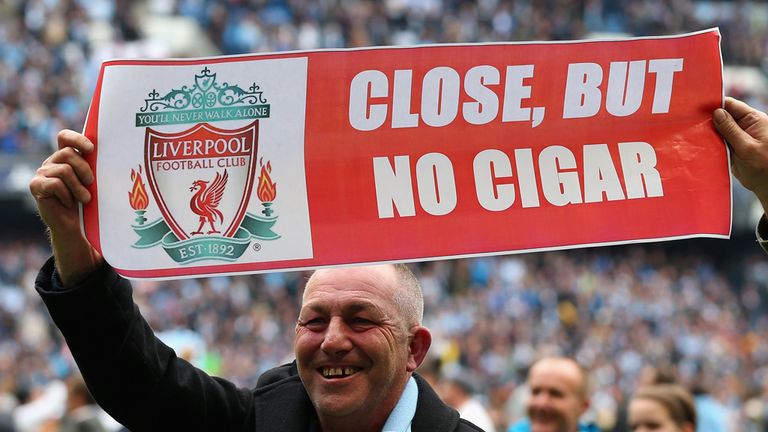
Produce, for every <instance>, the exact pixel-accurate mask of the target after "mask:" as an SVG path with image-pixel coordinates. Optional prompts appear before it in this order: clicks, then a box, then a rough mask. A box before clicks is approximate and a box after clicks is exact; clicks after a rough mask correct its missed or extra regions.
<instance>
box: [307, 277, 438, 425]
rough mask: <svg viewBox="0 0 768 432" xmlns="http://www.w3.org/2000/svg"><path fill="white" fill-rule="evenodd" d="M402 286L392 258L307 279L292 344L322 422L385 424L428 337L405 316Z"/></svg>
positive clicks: (422, 355) (427, 342) (422, 353)
mask: <svg viewBox="0 0 768 432" xmlns="http://www.w3.org/2000/svg"><path fill="white" fill-rule="evenodd" d="M401 291H402V287H401V284H400V278H399V277H398V274H397V272H396V271H395V269H394V268H393V267H392V266H369V267H353V268H342V269H328V270H320V271H317V272H316V273H315V274H314V275H313V276H312V278H311V279H310V280H309V282H308V283H307V287H306V290H305V293H304V300H303V305H302V308H301V312H300V314H299V320H298V324H297V326H296V339H295V341H294V350H295V353H296V361H297V364H298V369H299V375H300V377H301V380H302V382H303V383H304V387H305V388H306V389H307V392H308V393H309V397H310V399H312V402H313V404H314V405H315V409H316V410H317V413H318V417H319V418H320V421H321V423H326V424H327V423H328V422H350V421H356V422H360V421H364V422H365V423H357V424H358V425H360V424H368V425H376V427H378V428H381V426H383V423H384V422H385V421H386V419H387V418H388V417H389V413H390V412H391V411H392V409H393V408H394V406H395V404H396V403H397V401H398V399H399V398H400V395H401V394H402V391H403V389H404V388H405V384H406V382H407V381H408V378H409V377H410V375H411V373H412V372H413V370H415V369H416V367H418V365H419V364H420V363H421V361H422V360H423V358H424V355H425V354H426V351H427V349H428V348H429V342H430V338H429V332H428V331H427V330H426V329H425V328H423V327H420V326H419V325H410V326H409V324H407V321H406V319H404V317H403V313H402V308H399V307H398V304H397V303H396V302H395V299H396V298H398V297H397V296H398V295H402V292H401ZM409 327H410V328H409ZM365 429H366V430H367V428H365Z"/></svg>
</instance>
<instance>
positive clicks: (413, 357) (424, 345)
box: [405, 326, 432, 372]
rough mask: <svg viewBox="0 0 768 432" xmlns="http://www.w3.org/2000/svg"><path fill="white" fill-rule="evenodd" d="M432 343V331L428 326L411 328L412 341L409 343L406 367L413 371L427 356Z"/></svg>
mask: <svg viewBox="0 0 768 432" xmlns="http://www.w3.org/2000/svg"><path fill="white" fill-rule="evenodd" d="M430 345H432V333H430V332H429V330H428V329H427V328H426V327H421V326H417V327H414V328H412V329H411V343H410V344H409V345H408V363H406V365H405V368H406V370H407V371H408V372H413V371H415V370H416V368H418V367H419V366H420V365H421V363H422V362H423V361H424V359H425V358H426V357H427V351H429V347H430Z"/></svg>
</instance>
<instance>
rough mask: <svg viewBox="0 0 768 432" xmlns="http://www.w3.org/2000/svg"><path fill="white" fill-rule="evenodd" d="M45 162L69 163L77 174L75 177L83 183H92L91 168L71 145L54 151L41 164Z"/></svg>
mask: <svg viewBox="0 0 768 432" xmlns="http://www.w3.org/2000/svg"><path fill="white" fill-rule="evenodd" d="M46 164H66V165H70V166H71V167H72V169H73V170H74V172H75V175H77V178H79V179H80V181H81V182H82V183H83V184H85V185H89V184H91V183H93V170H91V166H90V165H89V164H88V162H87V161H86V160H85V159H84V158H83V156H82V155H80V153H78V152H77V151H75V149H74V148H72V147H65V148H63V149H61V150H59V151H57V152H55V153H54V154H53V155H51V157H49V158H48V159H47V160H46V161H45V162H44V163H43V165H46Z"/></svg>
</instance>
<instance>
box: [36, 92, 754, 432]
mask: <svg viewBox="0 0 768 432" xmlns="http://www.w3.org/2000/svg"><path fill="white" fill-rule="evenodd" d="M713 122H714V125H715V127H716V129H717V130H718V131H719V132H720V133H721V134H722V135H723V137H724V138H725V139H726V140H727V142H728V143H729V145H730V147H731V149H732V155H731V157H732V159H731V162H732V168H733V173H734V175H735V176H736V177H737V178H738V179H739V180H740V181H741V183H742V184H743V185H744V186H745V187H747V188H748V189H750V190H751V191H752V192H753V193H754V194H755V195H756V196H757V198H758V199H759V200H760V202H761V204H762V205H763V208H764V209H768V116H766V114H765V113H762V112H759V111H757V110H755V109H753V108H751V107H749V106H748V105H746V104H744V103H743V102H740V101H737V100H734V99H731V98H728V99H726V101H725V109H717V110H716V111H715V112H714V114H713ZM58 145H59V150H58V151H56V152H55V153H54V154H53V155H52V156H50V157H49V158H48V159H46V161H45V162H43V164H42V166H41V167H40V168H39V169H38V171H37V175H36V176H35V177H34V178H33V179H32V181H31V183H30V191H31V193H32V195H33V196H34V197H35V199H36V201H37V205H38V209H39V212H40V216H41V217H42V219H43V221H44V222H45V223H46V225H47V226H48V227H49V230H50V236H51V244H52V247H53V251H54V258H52V259H51V260H49V262H48V263H46V265H45V266H44V267H43V269H42V270H41V272H40V275H39V276H38V279H37V281H36V289H37V290H38V292H39V293H40V295H41V296H42V298H43V300H44V301H45V303H46V306H47V307H48V309H49V311H50V312H51V315H52V317H53V319H54V322H55V323H56V325H57V326H58V327H59V328H60V329H61V330H62V332H63V334H64V336H65V338H66V339H67V342H68V344H69V346H70V348H71V350H72V352H73V354H74V356H75V359H76V360H77V363H78V365H79V367H80V369H81V371H82V373H83V375H84V377H85V379H86V381H87V383H88V385H89V388H90V389H91V391H92V393H93V395H94V397H95V398H96V399H97V401H99V402H100V404H101V405H102V406H103V407H104V408H105V409H106V410H107V411H108V412H110V413H111V414H112V415H113V416H114V417H115V418H116V419H118V420H119V421H121V422H123V423H124V424H125V425H126V426H128V427H129V428H130V429H131V430H134V431H140V430H158V429H159V430H162V429H184V430H243V431H250V430H270V431H277V430H280V431H282V430H285V431H301V432H305V431H312V430H323V431H326V432H327V431H334V430H356V431H359V430H366V431H367V430H372V431H373V430H412V431H414V432H415V431H471V430H479V428H477V427H475V426H474V425H472V424H471V423H468V422H465V421H463V420H460V419H459V418H458V414H457V413H456V412H455V411H454V410H452V409H450V408H448V407H447V406H445V405H444V404H443V403H442V402H441V401H440V400H439V399H438V398H437V396H435V394H434V392H433V391H432V389H431V388H430V387H429V385H428V384H426V383H425V382H424V381H423V380H422V379H421V378H419V377H418V376H417V375H415V374H414V373H413V371H414V370H415V369H416V368H417V367H418V365H419V364H420V363H421V362H422V360H423V359H424V358H425V355H426V353H427V350H428V349H429V346H430V343H431V336H430V333H429V331H428V330H427V329H426V328H424V327H422V326H421V310H422V308H423V303H422V300H421V293H420V289H419V288H418V284H417V283H416V281H415V279H414V278H413V275H411V274H409V273H408V272H407V271H406V269H404V268H403V267H402V266H369V267H357V268H342V269H327V270H321V271H318V272H316V273H315V274H314V275H313V277H312V278H311V279H310V281H309V282H308V284H307V288H306V291H305V294H304V299H303V306H302V310H301V312H300V314H299V319H298V324H297V327H296V339H295V344H294V349H295V354H296V357H297V361H295V362H293V363H291V364H289V365H284V366H281V367H278V368H275V369H273V370H271V371H269V372H267V373H265V374H264V375H263V376H262V377H261V378H260V380H259V383H258V385H257V387H256V389H254V390H246V389H237V388H235V386H234V385H233V384H232V383H229V382H227V381H225V380H223V379H220V378H214V377H210V376H207V375H205V374H204V373H203V372H202V371H199V370H197V369H195V368H194V367H192V366H191V365H189V364H188V363H186V362H185V361H183V360H181V359H179V358H178V357H176V355H175V353H173V351H172V350H170V349H169V348H168V347H166V346H165V345H163V344H162V343H161V342H159V340H157V338H156V337H155V336H154V334H153V332H152V329H151V328H150V327H149V326H148V324H147V323H146V322H145V321H144V319H143V318H142V317H141V315H140V313H139V311H138V308H137V307H136V305H135V304H134V303H133V301H132V297H131V296H132V294H131V287H130V284H129V283H128V282H127V281H126V280H124V279H122V278H121V277H120V276H118V275H117V274H116V273H115V272H114V271H113V270H112V269H111V268H110V267H109V266H108V265H107V264H106V263H105V262H104V260H103V258H102V257H101V255H100V254H99V253H98V252H97V251H96V249H94V248H93V247H92V246H91V245H90V243H89V242H88V240H87V239H86V238H85V236H84V235H83V234H82V232H81V230H80V217H79V213H78V203H87V202H88V201H89V200H90V199H91V195H90V193H89V192H88V190H87V189H86V187H85V185H88V184H90V183H92V182H93V181H94V174H93V171H92V170H91V168H90V166H89V165H88V163H87V162H86V161H85V159H84V157H83V155H85V154H88V153H89V152H91V151H93V149H94V148H93V144H92V143H91V142H90V141H89V140H88V139H87V138H86V137H85V136H84V135H81V134H78V133H75V132H72V131H62V132H61V133H59V136H58ZM767 224H768V222H766V219H765V217H763V218H762V219H761V222H760V224H759V225H758V238H759V240H760V242H761V245H763V246H764V247H765V245H764V243H763V238H765V237H766V235H765V233H766V232H768V226H767Z"/></svg>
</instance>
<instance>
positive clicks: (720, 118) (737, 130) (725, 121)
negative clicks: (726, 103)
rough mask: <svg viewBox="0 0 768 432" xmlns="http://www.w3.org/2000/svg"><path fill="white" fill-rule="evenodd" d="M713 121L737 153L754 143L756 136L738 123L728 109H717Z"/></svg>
mask: <svg viewBox="0 0 768 432" xmlns="http://www.w3.org/2000/svg"><path fill="white" fill-rule="evenodd" d="M712 121H713V123H714V124H715V128H716V129H717V131H718V132H720V134H721V135H722V136H723V138H725V140H726V141H728V144H730V145H731V147H732V148H733V149H734V151H736V152H737V153H738V152H739V151H740V150H742V149H744V148H745V147H747V146H751V145H753V143H754V138H752V136H751V135H749V134H748V133H747V132H745V131H744V129H742V128H741V127H740V126H739V125H738V124H737V123H736V120H735V119H734V118H733V116H731V114H730V113H729V112H728V111H726V110H724V109H722V108H718V109H716V110H715V112H714V113H713V114H712Z"/></svg>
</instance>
